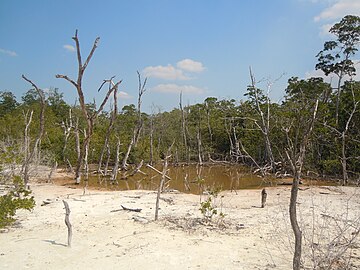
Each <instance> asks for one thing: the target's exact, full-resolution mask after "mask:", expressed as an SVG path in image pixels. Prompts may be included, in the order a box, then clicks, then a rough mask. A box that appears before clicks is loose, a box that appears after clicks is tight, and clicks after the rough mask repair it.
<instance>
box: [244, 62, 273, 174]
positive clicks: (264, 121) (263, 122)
mask: <svg viewBox="0 0 360 270" xmlns="http://www.w3.org/2000/svg"><path fill="white" fill-rule="evenodd" d="M249 71H250V79H251V85H250V89H249V90H250V96H251V97H252V98H253V99H254V103H255V110H256V112H257V113H258V114H259V115H260V123H258V122H257V121H254V123H255V125H257V127H258V128H259V129H260V131H261V133H262V135H263V138H264V142H265V147H266V156H267V159H268V162H269V163H270V166H271V169H272V170H274V169H275V159H274V155H273V152H272V147H271V142H270V136H269V135H270V99H269V90H270V84H269V85H268V93H267V96H266V114H265V113H264V111H263V109H262V108H261V101H260V97H259V89H258V88H257V87H256V80H255V76H254V74H253V72H252V69H251V67H250V68H249Z"/></svg>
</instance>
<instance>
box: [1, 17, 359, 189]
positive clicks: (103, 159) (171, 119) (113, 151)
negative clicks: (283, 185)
mask: <svg viewBox="0 0 360 270" xmlns="http://www.w3.org/2000/svg"><path fill="white" fill-rule="evenodd" d="M359 22H360V19H359V17H356V16H346V17H345V18H344V19H343V20H342V21H341V22H339V23H338V24H335V25H334V26H333V27H332V28H331V30H330V31H331V32H332V33H333V34H334V35H335V36H336V37H337V40H336V41H329V42H326V43H325V44H324V49H323V50H322V51H320V53H319V54H318V55H317V57H318V63H317V64H316V68H317V69H320V70H322V71H324V73H325V74H326V75H329V74H335V75H336V78H337V81H338V84H337V87H332V86H331V85H330V84H329V83H326V82H324V80H323V79H322V78H309V79H306V80H303V79H299V78H296V77H292V78H290V79H289V80H288V86H287V88H286V89H285V96H284V99H283V101H282V102H281V103H280V104H279V103H275V102H272V101H271V99H270V97H269V96H268V94H267V93H268V92H269V91H268V90H269V89H261V87H259V86H258V82H257V81H256V78H255V76H254V75H253V74H252V71H251V70H250V79H249V81H250V82H251V83H250V84H249V86H248V88H247V89H246V91H245V92H246V93H245V96H244V99H243V100H240V101H237V100H234V99H222V100H219V99H217V98H214V97H208V98H207V99H205V100H204V101H203V102H202V103H198V104H194V105H188V106H183V104H182V95H181V94H180V96H179V104H180V106H179V108H175V109H173V110H171V111H169V112H161V111H158V112H154V113H152V114H147V113H143V112H141V110H140V104H141V98H142V99H146V94H147V93H145V91H143V93H142V94H141V96H139V104H137V105H136V104H131V105H126V106H124V107H123V108H121V109H119V110H117V108H115V107H116V106H114V105H116V103H114V101H112V104H113V105H112V106H111V107H112V108H111V109H110V110H109V111H101V112H99V113H98V115H97V117H96V118H94V119H93V120H94V126H93V129H92V130H91V131H92V134H91V135H92V136H91V138H90V144H89V146H88V148H87V149H85V150H86V158H87V162H88V163H91V164H97V165H98V168H99V171H100V170H102V171H103V170H104V167H107V166H109V167H111V166H110V165H114V164H115V163H116V161H119V160H120V163H121V160H123V161H124V159H126V160H125V162H122V168H123V169H125V168H126V165H127V164H128V163H129V164H139V163H140V162H141V161H143V162H146V163H149V164H153V163H157V162H160V161H161V160H162V159H163V158H164V155H165V153H166V152H167V149H168V148H169V146H170V145H171V144H173V147H172V152H173V154H172V157H171V159H172V162H173V163H180V162H184V163H190V162H198V163H200V164H202V163H204V162H219V161H227V162H236V163H242V164H246V165H249V166H253V167H254V168H256V169H257V170H258V171H259V172H260V173H262V174H265V173H268V172H271V173H278V174H286V173H289V172H290V171H291V168H290V166H291V164H290V163H291V162H289V161H290V160H291V153H295V152H296V151H295V150H296V149H297V147H299V146H300V145H302V140H303V135H302V134H307V132H306V129H307V128H308V127H309V122H310V121H313V120H314V125H311V128H312V129H313V130H312V133H311V137H310V140H309V143H308V144H307V145H306V147H307V148H306V156H305V159H304V166H303V172H306V173H310V174H312V175H317V176H320V177H334V178H340V179H342V181H343V183H346V182H347V181H348V179H359V177H360V125H359V123H360V111H359V107H360V105H359V102H360V82H359V81H356V80H353V78H354V75H355V71H356V69H355V65H354V63H353V61H352V60H351V57H354V56H355V53H356V52H357V46H358V44H359V35H360V27H359V25H360V23H359ZM345 26H346V27H347V28H346V31H345V30H344V27H345ZM139 82H140V86H139V89H140V88H141V87H143V90H145V88H144V87H145V83H146V81H145V83H144V84H143V85H141V78H140V75H139ZM268 85H271V82H269V83H268ZM265 88H266V87H265ZM116 90H117V89H116ZM144 93H145V94H144ZM85 94H86V93H85ZM143 94H144V95H143ZM45 95H46V99H45V104H43V106H44V105H45V106H44V107H42V103H41V102H40V101H41V100H40V98H41V97H40V96H39V92H38V91H35V89H30V90H29V91H28V92H27V93H25V94H24V95H23V96H22V97H21V101H17V100H16V98H15V96H14V94H13V93H12V92H10V91H3V92H1V93H0V140H1V142H2V143H1V148H2V149H1V153H2V160H3V162H2V163H9V162H18V163H21V162H22V161H21V160H22V159H23V158H24V153H23V149H24V140H25V139H26V138H25V131H26V132H27V135H26V136H27V138H28V139H29V138H30V139H29V140H28V143H30V144H31V143H32V144H34V140H35V138H37V135H38V133H39V128H40V119H41V118H40V117H39V115H40V112H41V108H43V109H44V110H45V113H44V116H45V121H44V132H43V136H42V137H41V141H40V144H39V149H41V154H39V155H38V157H39V158H42V159H43V161H47V162H48V163H49V164H52V163H55V162H57V163H59V164H61V165H63V166H68V167H72V166H75V165H74V164H76V163H77V160H78V157H79V152H80V150H79V148H80V147H81V146H82V142H83V140H84V138H86V132H87V128H88V125H87V119H86V118H85V116H84V113H83V112H84V108H81V106H80V105H70V104H67V103H66V102H65V101H64V99H63V94H62V93H60V92H59V90H58V89H56V88H54V89H50V90H49V91H48V92H47V93H45ZM139 95H140V92H139ZM114 97H116V95H114V96H112V95H111V97H109V99H111V98H114ZM96 110H97V109H96V104H93V103H90V104H86V111H87V112H88V113H89V115H92V113H96V112H97V111H96ZM30 115H31V116H32V118H31V119H30ZM94 115H95V114H94ZM309 134H310V133H309ZM107 135H108V136H107ZM129 145H131V147H129ZM4 160H5V161H4Z"/></svg>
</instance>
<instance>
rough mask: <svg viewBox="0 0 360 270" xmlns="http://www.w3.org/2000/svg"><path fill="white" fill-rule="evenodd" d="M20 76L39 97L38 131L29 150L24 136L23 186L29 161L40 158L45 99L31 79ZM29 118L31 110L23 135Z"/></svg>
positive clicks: (27, 172)
mask: <svg viewBox="0 0 360 270" xmlns="http://www.w3.org/2000/svg"><path fill="white" fill-rule="evenodd" d="M22 78H23V79H24V80H25V81H27V82H28V83H30V84H31V85H32V86H33V87H34V88H35V90H36V92H37V93H38V95H39V99H40V114H39V132H38V135H37V137H36V139H35V143H34V146H33V148H32V149H31V150H29V149H30V140H29V138H25V140H26V144H25V147H26V151H25V152H26V153H25V159H24V163H23V168H22V171H23V175H24V184H25V186H28V183H29V166H30V163H31V162H32V161H33V160H34V158H35V157H37V159H40V145H41V139H42V137H43V135H44V127H45V108H46V100H45V94H44V91H43V90H41V89H40V88H39V87H37V86H36V84H34V83H33V82H32V81H31V80H29V79H28V78H26V77H25V76H24V75H22ZM31 119H32V112H31V116H30V117H29V122H28V123H27V124H26V128H25V133H26V134H25V135H26V136H25V137H27V135H28V132H27V131H28V128H29V125H30V123H31Z"/></svg>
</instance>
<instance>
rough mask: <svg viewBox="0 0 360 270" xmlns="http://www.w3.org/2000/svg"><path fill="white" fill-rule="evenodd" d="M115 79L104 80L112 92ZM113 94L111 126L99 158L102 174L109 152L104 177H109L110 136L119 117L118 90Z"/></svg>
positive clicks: (99, 168) (107, 131)
mask: <svg viewBox="0 0 360 270" xmlns="http://www.w3.org/2000/svg"><path fill="white" fill-rule="evenodd" d="M113 78H114V77H112V78H110V79H109V80H104V83H106V82H109V90H110V88H111V87H113V86H114V82H113V81H112V79H113ZM113 94H114V96H113V97H114V108H113V109H112V111H111V117H110V123H109V126H108V128H107V130H106V134H105V141H104V146H103V148H102V150H101V153H100V158H99V164H98V172H99V173H101V167H102V163H103V158H104V154H105V151H106V152H107V161H106V164H105V168H104V172H103V174H104V175H107V168H108V164H109V158H110V145H109V141H110V135H111V132H112V130H113V126H114V123H115V120H116V116H117V113H118V106H117V89H115V90H114V92H113Z"/></svg>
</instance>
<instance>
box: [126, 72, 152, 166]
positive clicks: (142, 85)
mask: <svg viewBox="0 0 360 270" xmlns="http://www.w3.org/2000/svg"><path fill="white" fill-rule="evenodd" d="M137 75H138V80H139V88H138V104H137V113H138V116H137V123H136V124H135V127H134V130H133V136H132V137H131V141H130V143H129V145H128V148H127V151H126V153H125V156H124V159H123V161H122V164H121V169H122V170H126V169H127V165H128V164H127V162H128V159H129V156H130V152H131V149H132V148H133V147H134V146H136V144H137V143H138V140H139V137H140V132H141V129H142V126H143V121H142V117H141V98H142V96H143V94H144V93H145V92H146V88H145V86H146V82H147V78H145V80H144V82H142V80H141V75H140V72H139V71H137Z"/></svg>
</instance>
